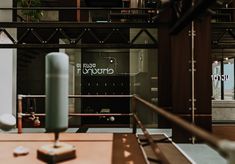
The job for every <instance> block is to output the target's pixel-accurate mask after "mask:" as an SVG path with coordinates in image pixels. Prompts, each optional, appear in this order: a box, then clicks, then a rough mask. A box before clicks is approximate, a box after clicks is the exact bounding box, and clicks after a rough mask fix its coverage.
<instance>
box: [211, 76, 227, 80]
mask: <svg viewBox="0 0 235 164" xmlns="http://www.w3.org/2000/svg"><path fill="white" fill-rule="evenodd" d="M211 79H212V80H213V81H227V80H229V75H211Z"/></svg>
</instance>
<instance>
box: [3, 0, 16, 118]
mask: <svg viewBox="0 0 235 164" xmlns="http://www.w3.org/2000/svg"><path fill="white" fill-rule="evenodd" d="M0 7H12V0H9V1H4V3H0ZM0 21H1V22H11V21H12V13H11V12H10V11H0ZM7 31H8V32H9V33H13V34H14V35H15V36H16V30H15V29H7ZM2 43H11V41H10V40H9V39H8V38H7V36H6V35H5V34H4V33H1V34H0V44H2ZM16 59H17V58H16V50H14V49H0V104H1V106H0V114H2V113H13V114H15V113H16Z"/></svg>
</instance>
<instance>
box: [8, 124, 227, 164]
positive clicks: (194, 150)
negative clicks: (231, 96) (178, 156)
mask: <svg viewBox="0 0 235 164" xmlns="http://www.w3.org/2000/svg"><path fill="white" fill-rule="evenodd" d="M77 130H78V129H77V128H69V129H67V131H66V132H69V133H75V132H77ZM148 131H149V132H150V133H151V134H157V133H165V134H166V135H167V136H171V129H148ZM11 132H13V133H14V132H16V129H14V130H12V131H11ZM23 132H24V133H27V132H31V133H33V132H45V129H39V128H34V129H31V128H25V129H23ZM97 132H99V133H101V132H102V133H110V132H111V133H131V132H132V129H131V128H89V129H88V130H87V133H97ZM137 133H139V134H141V133H142V132H141V130H140V129H138V130H137ZM176 145H177V146H178V148H179V149H181V150H182V151H183V152H184V153H185V154H186V155H187V156H188V157H189V158H190V159H191V160H192V161H194V162H195V163H198V164H226V163H227V162H226V160H225V159H224V158H222V157H221V156H220V155H219V154H218V153H217V152H216V151H215V150H213V149H212V148H210V147H209V146H207V145H206V144H176Z"/></svg>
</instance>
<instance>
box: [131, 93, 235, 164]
mask: <svg viewBox="0 0 235 164" xmlns="http://www.w3.org/2000/svg"><path fill="white" fill-rule="evenodd" d="M133 98H134V99H136V100H138V102H141V103H142V104H144V105H146V106H147V107H149V108H150V109H151V110H152V111H154V112H156V113H158V114H160V115H162V116H164V117H165V118H166V119H168V120H169V121H171V122H173V123H175V124H176V125H178V126H180V127H181V128H183V129H184V130H186V131H188V132H190V133H192V134H193V135H195V136H197V137H198V138H200V139H202V140H204V141H205V142H206V143H207V144H208V145H210V146H212V148H214V149H215V150H217V151H218V152H219V153H220V154H221V155H222V156H224V157H226V158H228V163H229V164H234V163H235V142H233V141H229V140H224V139H219V138H218V137H216V136H214V135H212V134H210V133H209V132H207V131H205V130H203V129H201V128H199V127H197V126H196V125H194V124H192V123H189V122H187V121H185V120H184V119H182V118H180V117H178V116H176V115H174V114H172V113H170V112H167V111H165V110H164V109H162V108H160V107H157V106H156V105H154V104H151V103H149V102H148V101H146V100H144V99H142V98H140V97H138V96H136V95H134V96H133ZM133 115H134V116H135V113H133ZM136 121H137V120H136Z"/></svg>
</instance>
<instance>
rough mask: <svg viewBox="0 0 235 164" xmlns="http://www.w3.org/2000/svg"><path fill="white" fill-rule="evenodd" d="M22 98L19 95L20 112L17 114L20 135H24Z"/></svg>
mask: <svg viewBox="0 0 235 164" xmlns="http://www.w3.org/2000/svg"><path fill="white" fill-rule="evenodd" d="M22 99H23V98H22V96H21V95H18V112H17V121H18V123H17V125H18V126H17V128H18V133H19V134H20V133H22Z"/></svg>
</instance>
